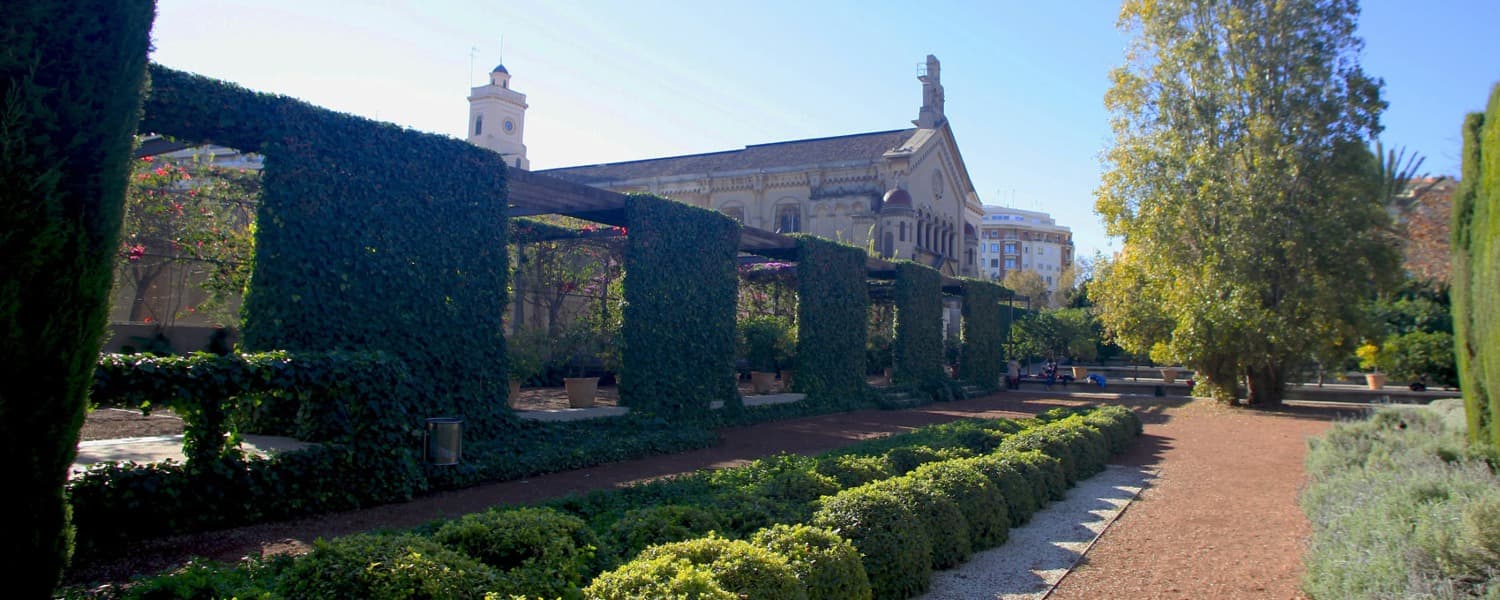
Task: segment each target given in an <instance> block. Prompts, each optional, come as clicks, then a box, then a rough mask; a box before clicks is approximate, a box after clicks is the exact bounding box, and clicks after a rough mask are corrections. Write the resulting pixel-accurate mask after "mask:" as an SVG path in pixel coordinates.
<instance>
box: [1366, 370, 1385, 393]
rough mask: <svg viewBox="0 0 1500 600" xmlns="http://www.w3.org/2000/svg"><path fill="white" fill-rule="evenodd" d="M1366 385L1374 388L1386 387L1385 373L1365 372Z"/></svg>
mask: <svg viewBox="0 0 1500 600" xmlns="http://www.w3.org/2000/svg"><path fill="white" fill-rule="evenodd" d="M1365 385H1367V386H1369V387H1370V389H1372V390H1379V389H1384V388H1385V373H1365Z"/></svg>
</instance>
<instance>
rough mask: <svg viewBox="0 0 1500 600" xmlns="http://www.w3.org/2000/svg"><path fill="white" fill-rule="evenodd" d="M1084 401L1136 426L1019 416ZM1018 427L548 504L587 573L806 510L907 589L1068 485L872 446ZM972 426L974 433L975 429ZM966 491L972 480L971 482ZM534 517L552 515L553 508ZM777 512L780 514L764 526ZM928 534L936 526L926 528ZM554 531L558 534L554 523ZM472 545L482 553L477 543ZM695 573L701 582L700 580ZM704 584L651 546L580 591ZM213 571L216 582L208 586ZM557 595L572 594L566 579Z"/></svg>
mask: <svg viewBox="0 0 1500 600" xmlns="http://www.w3.org/2000/svg"><path fill="white" fill-rule="evenodd" d="M1094 412H1097V413H1098V414H1100V415H1103V416H1104V417H1105V418H1103V419H1101V420H1099V421H1100V425H1101V426H1104V427H1106V428H1110V427H1117V426H1118V424H1119V423H1126V424H1127V425H1132V426H1134V425H1133V424H1134V423H1135V422H1136V421H1135V420H1134V415H1133V414H1131V413H1129V411H1123V410H1098V411H1093V412H1090V411H1089V409H1081V410H1067V411H1056V412H1049V414H1047V415H1045V417H1044V418H1039V419H1028V420H1024V421H1022V423H1025V424H1030V425H1031V428H1030V429H1028V430H1026V432H1030V431H1033V430H1041V429H1044V428H1051V430H1058V431H1072V430H1076V429H1079V428H1087V429H1090V430H1092V429H1091V428H1089V427H1088V426H1087V425H1085V424H1084V422H1085V421H1087V420H1088V417H1089V415H1091V414H1093V413H1094ZM1075 414H1079V415H1082V418H1075V417H1073V415H1075ZM1016 427H1017V425H1015V424H1003V423H1001V424H986V423H984V422H982V421H976V422H956V423H950V424H947V425H942V426H934V427H927V428H922V429H919V430H917V431H915V432H913V433H909V434H902V435H897V436H892V437H891V438H884V439H880V440H872V441H868V442H861V443H860V444H856V445H855V446H854V447H853V448H846V449H844V450H840V451H837V452H834V453H827V454H824V455H822V456H819V457H817V458H809V457H802V456H796V455H781V456H775V457H771V458H767V459H761V460H759V461H756V462H754V463H751V464H750V465H747V466H745V467H737V468H731V469H723V470H717V471H700V472H698V473H694V474H689V475H683V476H677V477H671V478H667V479H662V480H657V481H653V482H650V483H646V484H642V485H636V486H632V487H628V488H625V489H620V490H611V491H600V492H595V493H591V494H588V495H585V496H580V497H570V498H563V499H558V500H554V501H551V502H549V503H548V505H549V506H551V507H554V508H556V509H558V510H563V511H567V512H569V513H571V514H573V515H576V516H577V517H579V518H581V519H582V520H583V521H585V522H587V523H589V526H590V527H591V528H592V529H594V530H595V531H596V532H601V531H602V532H604V535H603V538H604V539H603V540H602V541H601V543H600V545H601V546H604V547H605V549H604V550H603V551H601V553H600V556H601V557H603V558H602V559H601V560H599V561H596V562H597V563H598V564H596V565H595V566H592V567H590V568H589V571H590V572H593V571H595V570H602V569H603V567H604V565H613V564H619V563H618V561H619V560H620V559H630V558H633V556H632V555H633V554H636V549H642V548H645V547H649V546H650V545H653V544H657V543H661V542H666V541H667V540H672V538H678V539H677V540H672V541H678V540H685V539H693V538H699V537H703V536H704V535H705V534H709V535H710V536H712V534H711V532H712V531H720V532H723V533H727V534H730V535H736V536H746V535H750V534H751V532H752V531H753V530H754V528H756V527H759V526H764V525H768V524H772V525H771V529H772V530H776V531H785V530H788V529H789V524H790V523H793V522H796V521H805V522H807V523H810V524H813V525H816V526H817V527H820V528H823V529H825V530H826V531H827V532H829V535H832V536H833V538H827V536H824V537H822V538H820V539H823V541H822V542H819V543H818V544H814V545H815V546H816V547H818V548H823V549H828V548H832V547H834V546H840V545H841V546H847V547H848V548H851V549H853V550H857V551H859V552H863V554H864V556H863V557H862V558H858V554H854V556H855V557H856V560H859V561H860V565H861V568H862V569H863V573H864V576H865V578H866V579H867V580H868V583H867V585H869V586H870V587H869V589H870V590H871V595H872V596H874V597H889V598H895V597H907V596H909V595H911V594H914V593H917V592H919V591H920V590H922V589H924V588H925V586H926V585H927V578H928V573H929V572H930V569H931V568H932V565H933V564H937V565H940V568H941V566H942V565H946V564H948V563H951V562H954V561H955V560H957V559H956V558H955V557H958V558H961V557H962V556H963V555H965V554H967V553H968V551H969V549H972V548H973V547H977V546H975V545H974V543H973V540H972V539H971V540H970V545H969V546H970V548H969V549H966V548H965V547H964V546H963V545H962V544H954V540H953V539H952V538H955V537H962V536H964V535H973V531H974V529H973V528H972V526H971V524H970V523H969V521H970V517H969V514H975V515H979V516H981V517H989V518H992V519H994V522H992V523H989V524H988V525H984V526H982V527H984V528H983V529H981V530H979V531H980V532H981V535H986V536H990V538H993V537H994V536H995V535H996V534H995V532H997V531H1004V529H1002V528H1007V529H1008V527H1009V526H1010V525H1011V524H1012V520H1014V521H1015V522H1017V523H1019V521H1020V520H1023V519H1024V518H1025V516H1026V515H1029V514H1030V512H1031V511H1032V510H1035V507H1037V506H1040V505H1041V504H1042V503H1043V502H1044V501H1046V500H1048V499H1055V498H1061V497H1062V496H1063V493H1064V492H1065V490H1066V480H1065V478H1064V476H1063V473H1062V462H1061V461H1060V460H1059V459H1057V458H1054V457H1052V456H1048V455H1046V454H1043V453H1042V452H1040V451H1028V452H1014V451H999V452H994V453H991V454H985V455H982V456H979V457H975V458H967V459H959V460H950V461H946V462H940V463H931V464H927V465H924V466H922V467H919V468H918V469H917V470H916V471H914V472H913V473H912V474H911V475H907V476H904V477H897V478H891V477H890V473H889V472H888V471H886V470H885V469H884V467H883V462H884V461H883V459H882V458H881V457H882V456H883V455H884V454H886V453H889V452H890V450H891V449H892V448H895V447H899V445H900V442H901V441H905V442H908V443H913V444H923V445H925V444H929V443H937V444H940V445H943V444H946V445H945V446H944V448H946V449H947V450H946V451H958V450H961V451H962V453H965V454H966V453H968V452H972V451H974V450H973V449H974V448H987V447H990V446H995V445H996V438H995V437H994V436H992V435H990V434H989V433H986V432H989V431H1011V430H1014V429H1016ZM976 431H977V432H978V434H974V432H976ZM965 432H968V433H965ZM1023 433H1024V432H1023ZM1055 437H1057V438H1058V439H1066V440H1070V441H1071V442H1073V443H1087V440H1088V439H1089V438H1088V436H1087V435H1086V434H1082V433H1078V432H1076V431H1073V432H1072V433H1069V434H1066V435H1062V434H1059V435H1057V436H1055ZM1102 439H1103V438H1102V436H1101V437H1097V438H1096V439H1095V440H1094V442H1093V443H1094V444H1096V445H1099V446H1101V447H1102V446H1103V445H1104V444H1103V442H1102ZM893 440H894V441H893ZM998 445H999V446H1000V447H1004V446H1005V445H1006V442H1004V441H1002V442H1000V443H999V444H998ZM286 456H291V455H286ZM841 481H848V482H861V483H860V485H858V486H854V487H848V486H845V487H848V489H845V490H844V491H842V492H838V493H836V494H834V495H831V496H823V497H822V498H821V499H819V500H818V501H817V502H816V503H815V504H814V505H815V506H816V512H814V513H813V514H811V515H810V516H807V514H806V512H805V511H806V510H807V507H806V506H805V504H804V503H805V502H806V499H807V498H809V497H811V496H812V495H813V493H814V492H813V490H815V491H816V493H820V494H821V493H822V492H823V488H825V487H828V486H830V485H843V484H842V483H839V482H841ZM981 481H982V482H983V483H980V482H981ZM345 484H347V482H337V483H335V484H334V487H337V486H338V485H345ZM985 488H990V489H992V490H998V494H999V495H998V496H995V495H993V494H990V495H986V494H984V493H983V492H982V490H984V489H985ZM771 489H784V490H793V491H794V492H789V493H780V494H777V498H772V497H771V496H769V495H767V493H766V490H771ZM976 490H980V492H979V493H976ZM960 499H962V500H963V502H966V503H968V511H967V512H966V510H965V506H966V505H965V504H963V503H961V502H959V500H960ZM985 502H987V503H989V504H990V505H991V506H1000V507H1003V509H1001V510H993V509H992V510H989V511H976V510H975V509H973V508H972V507H973V506H975V505H979V504H982V503H985ZM554 514H555V513H554ZM741 515H748V516H741ZM487 518H489V516H488V515H485V516H479V517H473V518H470V519H468V521H467V522H466V521H465V520H464V519H460V520H457V521H453V522H449V523H436V524H431V525H427V526H423V527H420V528H417V529H416V530H413V533H415V534H419V535H428V536H435V535H436V534H437V533H438V532H439V531H443V530H444V529H445V528H446V529H447V530H448V531H449V534H452V532H454V531H459V530H462V529H464V528H465V527H467V526H469V525H472V524H473V522H474V521H482V520H485V519H487ZM497 520H498V519H497ZM545 520H548V521H550V520H551V517H547V518H546V519H545ZM561 521H564V522H568V523H569V525H568V527H569V528H573V529H572V531H574V532H575V534H574V538H573V542H572V544H573V546H574V547H583V546H586V545H587V543H588V542H587V535H586V534H584V533H582V532H579V531H578V530H577V529H576V526H577V521H569V520H568V519H561ZM775 523H784V524H788V525H774V524H775ZM934 523H941V524H943V525H946V530H941V529H940V528H939V527H938V526H935V525H934ZM955 524H957V531H961V532H962V533H955ZM721 526H722V527H721ZM799 527H801V526H799ZM479 529H480V531H478V532H475V533H474V534H473V535H475V536H476V537H480V538H486V536H488V535H490V532H485V531H483V530H484V529H485V528H483V527H481V528H479ZM934 532H937V533H936V535H935V534H934ZM985 532H989V533H985ZM449 534H445V535H449ZM769 535H770V534H764V532H761V533H757V534H755V536H754V537H752V540H762V541H763V540H765V539H767V536H769ZM811 535H813V534H811V533H806V534H799V536H798V537H806V536H811ZM408 537H410V536H408ZM455 537H458V536H456V535H455ZM558 537H562V534H559V535H558ZM445 539H447V538H445ZM622 540H623V541H622ZM449 541H452V540H449ZM760 545H762V546H764V545H765V544H760ZM609 548H615V549H619V552H620V553H619V554H616V553H613V552H609V551H608V549H609ZM476 552H478V553H480V554H483V552H482V551H476ZM851 553H852V552H851ZM788 558H789V560H790V563H789V564H791V565H792V567H793V570H794V571H796V572H797V573H798V574H799V575H800V576H801V577H802V581H803V582H804V584H806V585H808V586H810V587H812V588H814V591H813V592H812V594H811V596H810V597H814V598H817V597H835V598H842V597H852V598H860V597H865V596H863V595H862V594H861V593H860V592H859V591H858V590H859V587H860V586H859V585H858V584H857V581H858V578H857V577H854V576H853V575H852V574H851V573H853V571H849V570H847V569H842V568H841V569H840V572H843V573H844V574H843V575H839V576H837V577H836V578H834V579H833V580H832V581H834V583H833V584H831V585H836V586H843V585H852V586H854V588H853V590H854V591H852V592H848V591H845V588H842V587H837V588H834V587H830V588H826V589H837V590H838V591H832V592H828V594H826V595H823V596H819V595H818V593H817V592H816V591H815V590H816V589H817V588H816V586H814V584H813V583H812V579H813V577H812V576H811V575H808V573H811V572H812V570H819V569H823V568H825V567H829V568H831V567H830V566H829V564H828V563H826V562H824V563H818V562H816V561H814V562H813V563H810V564H806V565H803V566H804V567H806V569H804V568H803V567H798V566H797V564H798V563H797V561H796V557H795V556H789V557H788ZM288 560H290V559H288ZM298 560H299V561H300V560H302V559H298ZM487 568H489V567H487ZM809 569H811V570H809ZM417 570H421V569H417ZM491 571H493V572H494V575H495V576H497V577H498V576H501V574H500V573H499V572H498V571H496V570H495V569H493V568H491ZM543 571H545V569H538V570H537V572H536V573H532V574H528V576H531V575H537V576H541V574H542V572H543ZM277 572H278V573H279V572H282V571H280V570H278V571H277ZM221 575H222V576H221ZM258 577H259V578H258V583H256V582H252V583H254V585H251V586H250V587H249V588H246V589H248V590H250V591H254V590H255V589H272V588H276V589H280V586H279V585H271V584H272V583H275V581H276V580H277V577H268V576H265V575H264V572H263V573H262V575H260V576H258ZM553 577H554V578H555V579H557V580H560V581H569V579H568V578H569V576H568V575H566V574H559V573H554V574H553ZM200 579H202V580H203V581H202V582H200V583H192V582H191V581H189V584H188V585H183V584H171V585H168V586H167V587H168V588H169V589H188V588H192V589H205V590H206V589H209V587H212V588H213V589H216V590H217V589H227V588H233V587H235V586H237V585H239V584H238V583H234V582H235V581H237V580H235V579H234V578H233V577H230V576H228V575H225V574H224V573H218V574H215V573H207V574H204V575H203V576H202V577H200ZM251 579H256V577H252V578H251ZM580 581H581V579H580ZM225 582H228V583H225ZM705 582H707V583H708V584H712V585H711V586H709V585H705ZM713 582H714V579H713V577H712V574H711V573H708V571H706V570H702V569H700V568H698V567H693V566H692V565H691V564H690V563H688V562H687V561H674V560H669V559H664V558H661V557H658V558H652V559H649V560H648V559H646V558H645V557H642V558H641V559H640V560H638V561H635V562H633V563H631V564H630V566H629V567H628V568H621V569H619V570H617V571H615V572H612V573H610V574H606V575H603V576H600V578H599V579H596V580H595V581H594V582H593V583H592V584H590V586H589V587H588V588H586V590H593V592H592V593H594V594H595V595H594V596H591V597H637V596H640V595H641V594H646V595H647V596H652V595H653V594H654V595H656V596H660V595H662V594H668V593H669V590H674V589H675V590H687V589H691V590H698V591H699V592H702V593H705V594H713V593H715V592H714V590H719V591H723V590H724V588H723V587H720V586H718V584H716V583H713ZM220 583H225V585H219V584H220ZM164 585H166V584H164ZM285 585H291V584H285ZM174 586H175V587H174ZM194 586H196V587H194ZM257 586H258V587H257ZM673 586H677V587H673ZM521 587H531V588H532V589H531V590H528V591H525V592H524V593H527V594H531V593H535V590H536V589H537V586H517V587H506V586H505V584H503V583H496V584H491V589H494V590H514V589H520V588H521ZM622 590H623V591H622ZM643 590H644V591H643ZM554 591H555V590H554ZM608 594H616V595H614V596H609V595H608ZM247 595H253V594H249V593H247ZM561 595H565V596H572V594H571V593H568V592H567V591H566V590H564V592H563V594H561ZM721 597H722V596H721Z"/></svg>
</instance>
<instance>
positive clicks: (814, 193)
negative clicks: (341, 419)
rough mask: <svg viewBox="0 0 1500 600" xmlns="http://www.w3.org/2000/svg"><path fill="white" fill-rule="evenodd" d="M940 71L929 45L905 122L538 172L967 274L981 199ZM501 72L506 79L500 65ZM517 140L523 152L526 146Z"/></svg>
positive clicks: (972, 267) (974, 258) (972, 270)
mask: <svg viewBox="0 0 1500 600" xmlns="http://www.w3.org/2000/svg"><path fill="white" fill-rule="evenodd" d="M498 69H499V68H497V70H498ZM939 74H940V67H939V63H938V60H937V58H936V57H933V56H928V57H927V63H926V66H925V68H924V69H923V70H922V72H921V74H920V75H919V77H918V79H919V81H921V83H922V98H923V104H922V106H921V108H920V109H919V111H918V118H917V119H916V120H914V121H912V124H913V125H916V127H914V128H908V129H899V130H890V131H878V132H873V133H859V134H853V135H846V136H837V137H829V138H817V139H807V140H797V141H789V142H777V143H771V144H760V145H754V146H746V147H744V148H742V149H739V150H730V151H726V152H712V153H707V154H695V155H690V156H678V157H671V158H658V159H648V160H638V161H629V162H621V163H609V164H601V165H588V166H578V167H568V168H562V169H551V170H547V171H542V173H544V174H546V175H550V176H553V177H558V178H561V179H566V180H570V181H574V182H577V183H583V184H586V185H592V186H596V187H600V188H604V189H609V190H612V191H617V192H649V193H653V194H657V195H661V196H665V197H668V198H673V199H675V200H679V201H682V202H686V203H689V204H694V205H697V206H702V207H705V208H711V209H713V210H717V211H720V212H723V213H724V214H727V215H730V216H732V217H734V218H735V219H737V220H739V221H740V222H742V223H744V224H746V225H749V226H751V227H758V228H761V229H765V230H769V231H778V232H782V233H791V232H807V233H812V234H814V235H818V236H821V237H826V238H830V239H835V240H840V241H843V242H846V243H849V244H853V245H855V246H859V247H862V248H867V249H869V250H871V251H872V253H874V254H878V255H880V256H885V257H894V258H904V259H911V260H915V261H918V262H921V263H923V264H927V265H931V266H934V267H936V268H938V269H939V270H941V271H942V272H943V273H946V274H949V275H964V276H975V275H977V274H978V273H979V271H978V243H979V241H978V238H977V235H976V232H977V230H978V227H977V226H978V224H979V223H980V221H981V218H982V217H983V214H984V213H983V207H982V206H981V204H980V202H979V196H978V194H977V193H976V192H975V191H974V184H973V182H972V181H970V179H969V173H968V168H967V167H966V166H965V165H964V161H963V156H962V155H961V154H960V153H959V150H958V143H957V141H956V140H955V139H954V136H953V130H952V128H951V127H950V125H949V123H948V119H947V117H946V116H944V115H943V103H944V93H943V86H942V82H941V79H940V75H939ZM505 78H506V83H507V84H508V79H509V74H508V73H506V74H505ZM492 85H493V84H492ZM486 87H491V86H486ZM481 89H482V88H475V93H474V95H473V96H471V98H470V102H471V106H479V101H476V98H481V99H482V98H484V97H485V96H483V95H481V94H480V93H479V90H481ZM506 91H510V90H508V89H507V90H506ZM522 98H523V101H522V102H521V103H520V105H519V106H521V108H523V109H524V107H525V104H524V96H523V97H522ZM470 112H471V119H470V120H471V127H472V126H473V122H472V121H473V120H474V118H475V117H474V116H472V115H476V114H479V112H481V111H480V109H478V108H474V109H471V111H470ZM471 141H474V138H472V137H471ZM519 141H520V140H519V138H517V139H516V142H517V145H519ZM475 143H479V142H477V141H476V142H475ZM480 145H484V146H486V147H494V146H490V145H488V144H483V143H481V144H480ZM496 149H497V150H498V151H502V153H504V152H505V151H504V150H501V149H500V148H498V147H496ZM512 151H514V148H512ZM519 151H520V153H521V157H522V160H523V161H524V152H525V148H524V146H521V147H520V150H519ZM522 168H525V167H524V166H523V167H522Z"/></svg>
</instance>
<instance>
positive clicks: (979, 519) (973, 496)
mask: <svg viewBox="0 0 1500 600" xmlns="http://www.w3.org/2000/svg"><path fill="white" fill-rule="evenodd" d="M909 477H911V478H912V479H913V480H915V481H916V482H917V483H918V484H920V485H926V486H929V487H931V488H932V489H933V491H934V492H935V493H937V494H940V495H943V496H946V497H948V498H950V499H952V500H953V502H954V503H955V504H957V505H958V508H959V510H960V511H962V512H963V514H964V520H965V522H966V523H967V524H968V526H969V539H971V540H973V544H974V547H975V548H981V549H986V548H993V547H995V546H999V545H1000V544H1003V543H1005V540H1006V539H1007V537H1009V535H1010V515H1009V513H1008V512H1007V511H1006V505H1005V494H1004V493H1002V492H1001V491H1000V488H998V487H996V486H995V484H994V483H992V482H991V481H990V478H989V477H987V476H985V474H984V473H983V472H982V471H980V470H979V467H977V466H975V465H974V464H973V463H972V462H971V461H969V460H949V461H943V462H939V463H932V464H929V465H922V466H921V467H918V468H917V470H915V471H912V472H911V475H909Z"/></svg>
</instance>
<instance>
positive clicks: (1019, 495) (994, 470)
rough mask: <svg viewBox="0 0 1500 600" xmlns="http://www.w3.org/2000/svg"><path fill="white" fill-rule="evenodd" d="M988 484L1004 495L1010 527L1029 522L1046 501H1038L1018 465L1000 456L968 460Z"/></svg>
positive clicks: (985, 456)
mask: <svg viewBox="0 0 1500 600" xmlns="http://www.w3.org/2000/svg"><path fill="white" fill-rule="evenodd" d="M969 461H970V462H971V463H973V464H974V466H975V467H976V468H978V469H979V471H980V472H981V473H984V475H985V476H986V477H989V478H990V482H991V483H993V484H995V486H996V487H998V488H1000V492H1001V493H1002V494H1004V495H1005V511H1006V513H1007V514H1009V515H1010V526H1011V527H1019V526H1020V525H1021V524H1023V523H1025V522H1026V521H1029V520H1031V515H1032V514H1033V513H1035V512H1036V511H1037V510H1038V509H1039V508H1040V507H1041V503H1042V502H1045V501H1046V500H1047V498H1046V497H1043V498H1041V500H1038V499H1037V497H1036V492H1035V488H1033V486H1032V485H1031V482H1030V481H1027V480H1026V476H1025V475H1024V474H1023V471H1022V470H1021V467H1020V466H1019V465H1016V464H1013V461H1012V462H1007V461H1006V460H1005V458H1004V455H1002V454H986V455H983V456H976V457H974V458H972V459H969Z"/></svg>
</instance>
